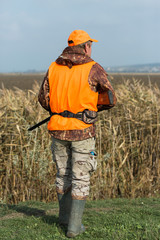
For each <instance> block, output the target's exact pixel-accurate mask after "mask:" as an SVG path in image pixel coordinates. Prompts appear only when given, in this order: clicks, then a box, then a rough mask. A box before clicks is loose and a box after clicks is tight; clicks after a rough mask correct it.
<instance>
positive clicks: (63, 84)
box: [38, 30, 116, 238]
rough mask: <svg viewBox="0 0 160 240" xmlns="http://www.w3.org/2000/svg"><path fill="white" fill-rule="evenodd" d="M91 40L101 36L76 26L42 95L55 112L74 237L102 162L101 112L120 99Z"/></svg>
mask: <svg viewBox="0 0 160 240" xmlns="http://www.w3.org/2000/svg"><path fill="white" fill-rule="evenodd" d="M92 42H98V41H97V40H95V39H92V38H91V37H90V36H89V35H88V33H86V32H85V31H83V30H75V31H73V32H72V33H71V34H70V36H69V38H68V47H66V48H65V49H64V51H63V52H62V54H61V55H60V56H59V57H58V58H57V60H56V61H55V62H53V63H52V64H51V65H50V67H49V69H48V72H47V73H46V76H45V78H44V81H43V83H42V86H41V88H40V92H39V96H38V98H39V102H40V104H41V105H42V107H43V108H45V109H46V110H47V111H49V112H50V114H51V118H50V121H49V123H48V130H49V133H50V135H51V138H52V153H53V159H54V161H55V162H56V166H57V176H56V189H57V194H58V200H59V223H60V224H61V225H66V226H67V228H68V231H67V237H70V238H71V237H75V236H77V235H79V234H80V233H82V232H84V230H85V228H84V226H83V225H82V224H81V221H82V215H83V210H84V206H85V201H86V199H87V197H88V195H89V186H90V174H91V172H93V171H94V170H96V164H97V162H96V154H95V122H96V120H97V112H98V111H103V110H107V109H109V108H111V107H113V106H114V105H115V103H116V97H115V93H114V90H113V88H112V86H111V84H110V82H109V80H108V78H107V73H106V72H105V71H104V69H103V68H102V67H101V66H100V65H99V64H98V63H96V62H94V61H93V60H92V59H91V50H92Z"/></svg>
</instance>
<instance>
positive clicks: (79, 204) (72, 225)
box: [67, 199, 86, 238]
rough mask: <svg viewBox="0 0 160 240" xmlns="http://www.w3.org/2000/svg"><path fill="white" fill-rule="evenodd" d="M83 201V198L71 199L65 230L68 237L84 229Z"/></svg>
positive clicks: (72, 236) (74, 235)
mask: <svg viewBox="0 0 160 240" xmlns="http://www.w3.org/2000/svg"><path fill="white" fill-rule="evenodd" d="M85 202H86V201H85V200H76V199H72V206H71V214H70V218H69V224H68V232H67V237H69V238H74V237H76V236H77V235H79V234H81V233H83V232H84V231H85V227H84V226H83V224H82V215H83V211H84V206H85Z"/></svg>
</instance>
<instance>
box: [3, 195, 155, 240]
mask: <svg viewBox="0 0 160 240" xmlns="http://www.w3.org/2000/svg"><path fill="white" fill-rule="evenodd" d="M83 223H84V225H85V227H86V232H85V233H83V234H82V235H81V236H78V237H77V238H76V239H83V240H85V239H90V240H92V239H93V240H96V239H97V240H99V239H105V240H113V239H114V240H159V239H160V199H154V198H146V199H142V198H141V199H136V200H127V199H112V200H111V199H110V200H103V201H88V202H87V204H86V208H85V211H84V216H83ZM0 239H1V240H53V239H54V240H56V239H57V240H58V239H59V240H60V239H61V240H62V239H67V238H66V237H65V230H64V229H61V228H60V227H59V225H58V204H57V203H48V204H46V203H42V202H25V203H19V204H18V205H6V204H1V205H0Z"/></svg>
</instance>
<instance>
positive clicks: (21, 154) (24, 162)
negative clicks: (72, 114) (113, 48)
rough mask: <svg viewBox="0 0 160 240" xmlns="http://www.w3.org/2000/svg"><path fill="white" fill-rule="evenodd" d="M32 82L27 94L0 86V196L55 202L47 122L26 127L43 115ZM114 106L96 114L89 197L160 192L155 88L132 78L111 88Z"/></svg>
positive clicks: (159, 100)
mask: <svg viewBox="0 0 160 240" xmlns="http://www.w3.org/2000/svg"><path fill="white" fill-rule="evenodd" d="M38 90H39V86H38V85H36V84H35V86H34V88H33V89H32V90H29V91H27V92H25V91H22V90H20V89H15V90H14V91H12V90H7V89H4V88H3V89H2V90H0V96H1V100H0V116H1V122H0V129H1V131H0V141H1V144H0V159H1V162H0V200H1V201H3V202H10V203H17V202H19V201H25V200H41V201H47V202H48V201H53V200H56V190H55V184H54V181H55V175H56V168H55V165H54V163H53V162H52V156H51V151H50V136H49V135H48V133H47V131H46V125H43V126H41V127H40V128H38V129H36V130H34V131H32V132H28V131H27V129H28V127H29V126H30V125H33V124H35V123H37V122H39V121H40V120H42V119H44V118H45V117H47V116H48V114H47V113H46V112H45V111H44V110H43V109H42V108H41V107H40V106H39V104H38V102H37V93H38ZM115 90H116V95H117V98H118V102H117V105H116V106H115V107H114V108H113V109H111V110H110V111H107V112H104V113H103V112H102V113H100V114H99V120H98V122H97V124H96V125H97V133H96V134H97V152H98V169H97V171H96V172H95V173H94V174H93V175H92V177H91V192H90V199H102V198H110V197H148V196H158V195H159V194H160V176H159V174H160V89H159V88H158V87H156V86H154V87H153V86H151V84H150V86H149V87H145V86H144V85H143V84H141V83H140V82H139V81H137V80H135V79H134V80H132V82H131V81H129V80H128V81H125V82H124V83H122V84H121V85H118V86H116V89H115Z"/></svg>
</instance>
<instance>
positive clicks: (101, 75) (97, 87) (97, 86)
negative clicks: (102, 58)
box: [89, 63, 117, 111]
mask: <svg viewBox="0 0 160 240" xmlns="http://www.w3.org/2000/svg"><path fill="white" fill-rule="evenodd" d="M89 84H90V87H91V89H92V90H93V91H95V92H99V93H104V92H108V91H109V90H110V91H111V93H112V95H113V104H112V105H110V106H108V105H98V106H97V107H98V111H103V110H106V109H109V108H111V107H113V106H114V105H115V104H116V101H117V99H116V96H115V92H114V90H113V87H112V85H111V83H110V81H109V79H108V74H107V73H106V71H105V70H104V69H103V67H102V66H101V65H99V64H98V63H96V64H94V65H93V67H92V68H91V71H90V74H89Z"/></svg>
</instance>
